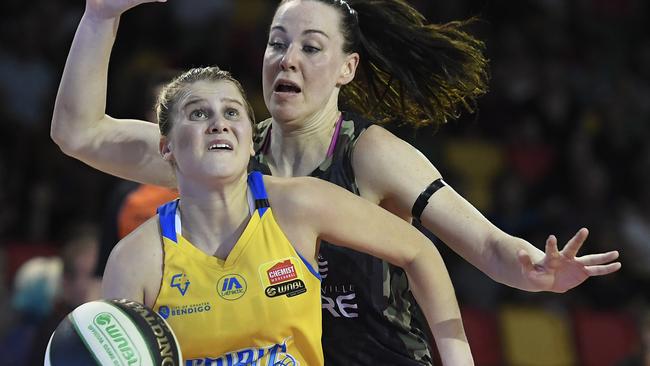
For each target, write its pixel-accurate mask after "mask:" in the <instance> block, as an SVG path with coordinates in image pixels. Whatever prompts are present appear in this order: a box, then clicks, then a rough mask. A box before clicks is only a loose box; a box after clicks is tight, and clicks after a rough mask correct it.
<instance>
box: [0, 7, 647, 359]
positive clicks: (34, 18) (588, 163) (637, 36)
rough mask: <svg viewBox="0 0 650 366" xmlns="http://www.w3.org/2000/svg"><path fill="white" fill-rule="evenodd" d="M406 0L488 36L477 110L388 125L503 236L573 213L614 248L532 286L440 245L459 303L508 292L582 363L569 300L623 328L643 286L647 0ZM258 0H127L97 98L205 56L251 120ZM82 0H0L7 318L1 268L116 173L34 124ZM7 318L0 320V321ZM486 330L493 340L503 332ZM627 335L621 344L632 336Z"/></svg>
mask: <svg viewBox="0 0 650 366" xmlns="http://www.w3.org/2000/svg"><path fill="white" fill-rule="evenodd" d="M410 3H411V4H413V5H414V6H415V7H416V8H418V9H419V10H420V11H421V12H422V13H423V14H425V15H426V16H427V17H428V19H429V20H431V21H433V22H447V21H451V20H458V19H465V18H467V17H470V16H478V17H479V18H480V19H482V21H481V22H479V23H478V24H476V25H475V26H474V29H473V32H474V33H475V34H476V36H477V37H478V38H480V39H481V40H484V41H485V42H486V45H487V54H488V56H489V58H490V70H491V75H492V78H491V82H490V92H489V93H488V94H487V95H486V96H484V97H482V98H481V99H480V102H479V108H478V112H477V113H474V114H470V113H465V114H464V115H463V116H462V117H461V118H460V119H459V120H458V121H453V122H450V123H448V124H447V125H445V126H443V127H442V128H441V129H440V130H439V131H437V132H435V134H434V131H431V130H429V129H426V128H425V129H421V130H418V131H413V130H411V129H409V128H404V127H400V126H389V128H390V129H391V130H393V131H394V132H395V133H397V134H398V135H400V136H401V137H403V138H404V139H406V140H407V141H409V142H411V143H413V144H414V145H415V146H417V147H418V148H419V149H420V150H421V151H422V152H424V153H425V154H426V155H427V156H428V157H429V158H430V160H431V161H432V162H433V163H434V165H436V167H437V168H438V169H439V170H441V172H442V173H443V176H444V177H445V178H446V180H447V182H449V183H450V184H451V185H452V186H453V187H454V188H455V189H456V190H458V191H459V192H461V193H462V194H463V195H464V196H465V197H466V198H467V199H468V200H469V201H470V202H472V203H473V204H475V206H476V207H477V208H479V209H480V210H481V212H483V213H484V214H485V215H486V216H488V217H489V218H490V219H491V220H492V221H493V222H494V223H495V224H497V225H498V226H499V227H501V228H502V229H504V230H505V231H507V232H508V233H510V234H513V235H517V236H521V237H523V238H525V239H527V240H529V241H530V242H531V243H533V244H534V245H536V246H538V247H540V248H543V246H544V242H545V239H546V237H547V236H548V235H549V234H555V235H557V236H558V238H559V242H560V243H561V245H562V244H563V243H565V242H566V241H567V240H568V239H569V238H570V237H571V236H572V235H573V234H574V233H575V232H576V231H577V230H578V229H579V228H580V227H583V226H584V227H587V228H589V229H590V231H591V234H590V237H589V239H588V241H587V243H586V244H585V246H584V248H583V249H582V251H581V254H587V253H594V252H603V251H607V250H612V249H618V250H619V251H620V252H621V260H622V262H623V269H622V270H621V271H620V272H619V273H617V274H614V275H610V276H607V277H604V278H592V279H589V280H588V281H587V282H586V283H585V284H583V285H581V286H580V287H578V288H576V289H574V290H572V291H570V292H568V293H567V294H562V295H557V294H547V293H542V294H531V293H525V292H522V291H517V290H513V289H510V288H508V287H506V286H503V285H500V284H497V283H495V282H493V281H491V280H490V279H489V278H487V277H486V276H485V275H483V274H482V273H480V272H479V271H477V270H476V269H474V268H473V267H471V266H470V265H468V264H467V263H466V262H464V261H463V260H461V259H459V258H458V257H457V256H456V255H455V254H453V253H451V252H450V251H449V250H448V249H447V248H446V247H445V246H444V245H439V248H440V250H441V251H442V252H443V255H444V257H445V261H446V263H447V264H448V267H449V270H450V272H451V276H452V280H453V281H454V285H455V286H456V289H457V294H458V297H459V300H460V302H461V304H462V305H463V307H464V308H465V307H467V308H472V309H474V308H477V309H480V310H481V311H482V312H483V311H484V312H485V314H487V315H488V316H490V315H493V316H494V317H493V319H496V321H497V323H499V322H502V321H503V316H502V315H500V314H502V309H503V308H504V307H507V306H508V305H512V304H515V305H517V306H534V307H539V308H542V309H544V311H546V312H548V313H552V314H553V315H554V316H555V315H558V314H559V317H560V319H563V322H564V324H566V325H567V326H568V329H569V331H570V334H571V337H572V338H571V339H572V344H571V348H572V349H573V352H575V355H576V356H575V357H576V360H577V361H575V362H576V364H586V363H585V362H586V361H584V360H582V359H580V355H579V354H580V352H581V347H582V346H581V343H580V342H581V340H580V338H579V336H578V335H577V333H578V331H577V330H576V325H575V323H574V322H573V319H572V317H573V314H574V312H575V309H584V308H586V309H589V310H591V311H596V312H598V313H599V314H601V313H607V314H610V313H616V314H619V315H620V314H623V315H624V317H626V319H630V324H633V325H639V324H640V321H639V319H640V318H641V317H642V314H644V313H645V312H646V310H645V309H646V308H647V299H648V293H649V291H650V289H649V288H648V286H647V285H648V282H649V278H650V184H649V183H650V170H649V169H648V168H649V167H650V147H649V146H648V144H647V143H646V140H647V138H648V136H650V131H649V128H650V124H649V123H648V122H650V84H649V81H650V29H649V28H650V25H649V24H650V23H649V20H650V19H649V18H650V16H649V14H650V12H649V11H648V10H649V9H648V8H649V5H648V4H647V2H645V1H642V0H580V1H561V0H522V1H503V0H502V1H486V0H482V1H479V0H475V1H472V0H453V1H446V2H443V1H430V0H420V1H411V2H410ZM275 4H276V2H275V1H269V0H237V1H235V0H169V2H168V3H166V4H145V5H143V6H139V7H137V8H135V9H133V10H131V11H129V12H127V13H126V14H125V15H124V16H123V17H122V21H121V25H120V30H119V33H118V38H117V42H116V46H115V48H114V51H113V56H112V60H111V72H110V76H109V94H108V105H107V108H108V113H109V114H110V115H112V116H115V117H138V118H145V117H146V115H147V113H149V112H148V111H149V109H150V106H151V105H152V104H153V102H152V100H151V98H150V97H148V95H147V90H148V88H149V84H150V83H151V76H152V75H157V74H160V73H164V72H165V70H169V69H178V70H180V69H186V68H189V67H192V66H202V65H212V64H216V65H218V66H220V67H222V68H224V69H227V70H231V71H232V72H233V73H234V75H235V76H236V77H237V78H239V80H241V81H242V83H243V85H244V87H245V89H246V90H247V92H248V94H249V98H250V99H251V101H252V102H253V105H254V107H255V110H256V114H257V116H258V119H260V120H261V119H263V118H266V117H267V116H268V112H267V111H266V110H265V107H264V103H263V100H262V96H261V82H260V80H261V76H260V72H261V61H262V54H263V52H264V48H265V46H266V33H267V27H268V25H269V23H270V20H271V17H272V15H273V10H274V9H275ZM83 8H84V3H83V1H79V0H75V1H71V0H58V1H52V0H34V1H29V2H27V1H23V0H3V1H2V2H0V14H1V15H0V136H1V137H2V144H0V204H1V207H2V208H1V209H0V269H2V271H0V276H1V277H3V279H2V281H0V288H2V289H1V290H0V296H2V297H3V298H4V300H3V301H4V302H5V303H6V304H5V305H3V306H4V307H5V308H4V309H0V310H1V311H3V312H4V313H6V314H5V315H7V317H9V315H8V314H11V312H12V311H16V310H17V309H14V307H12V306H11V305H10V304H9V301H10V299H11V296H12V291H13V274H14V271H15V269H16V267H17V265H18V264H20V263H21V262H22V261H23V260H24V259H26V258H27V257H30V256H31V255H43V254H47V255H51V254H57V253H58V252H59V249H60V248H61V246H62V245H63V243H64V242H65V241H66V240H68V239H69V237H70V235H71V234H70V233H71V232H74V230H75V228H78V227H99V229H98V230H101V227H100V226H101V222H102V220H104V215H105V211H106V210H105V207H107V206H108V205H109V203H110V202H108V201H109V197H110V195H111V192H112V191H113V190H114V187H115V186H116V185H117V184H118V182H119V180H118V179H116V178H113V177H110V176H108V175H105V174H103V173H100V172H98V171H95V170H93V169H91V168H89V167H87V166H85V165H84V164H83V163H80V162H78V161H76V160H75V159H73V158H70V157H67V156H65V155H64V154H63V153H61V152H60V151H59V149H58V147H57V146H56V145H55V144H54V143H53V142H52V141H51V140H50V138H49V125H50V118H51V113H52V109H53V104H54V98H55V94H56V89H57V86H58V81H59V78H60V75H61V72H62V70H63V65H64V63H65V58H66V56H67V52H68V48H69V46H70V43H71V41H72V37H73V35H74V31H75V29H76V25H77V23H78V21H79V19H80V17H81V14H82V12H83ZM25 248H34V249H33V250H31V251H30V250H29V249H25ZM16 252H20V253H21V254H19V255H18V257H16V254H15V253H16ZM2 263H3V264H2ZM482 314H483V313H482ZM467 321H468V320H466V322H467ZM0 324H8V323H7V322H0ZM468 326H469V324H468ZM8 327H9V326H4V327H3V326H0V336H2V334H3V333H6V329H8ZM499 327H500V328H498V329H500V331H501V332H502V333H501V334H502V336H501V338H502V339H503V345H502V347H503V350H504V351H503V354H504V355H507V354H508V347H509V343H508V340H507V336H506V335H503V334H505V333H507V330H504V325H500V326H499ZM601 336H602V337H601V338H602V339H603V340H606V339H607V338H608V337H611V334H610V335H607V334H601ZM610 340H611V339H610ZM637 341H638V339H634V341H630V342H628V343H629V344H630V347H629V349H626V350H625V352H621V353H627V354H632V353H633V352H634V351H635V350H638V347H637V346H638V344H637ZM2 362H3V361H0V364H2ZM503 362H506V361H503ZM612 364H614V363H612Z"/></svg>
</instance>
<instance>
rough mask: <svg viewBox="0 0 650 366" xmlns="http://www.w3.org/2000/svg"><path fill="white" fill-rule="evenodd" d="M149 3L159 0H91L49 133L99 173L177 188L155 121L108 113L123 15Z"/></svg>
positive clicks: (87, 5)
mask: <svg viewBox="0 0 650 366" xmlns="http://www.w3.org/2000/svg"><path fill="white" fill-rule="evenodd" d="M161 1H162V0H161ZM146 2H155V1H154V0H87V2H86V10H85V12H84V14H83V17H82V18H81V21H80V23H79V27H78V28H77V32H76V34H75V37H74V40H73V41H72V46H71V48H70V53H69V54H68V59H67V61H66V64H65V68H64V71H63V76H62V78H61V84H60V85H59V91H58V94H57V97H56V102H55V105H54V115H53V117H52V127H51V136H52V139H53V140H54V142H56V144H57V145H59V147H60V148H61V150H62V151H63V152H64V153H66V154H67V155H70V156H72V157H75V158H77V159H79V160H81V161H83V162H84V163H86V164H88V165H90V166H92V167H94V168H97V169H99V170H101V171H104V172H106V173H109V174H113V175H116V176H119V177H122V178H126V179H130V180H135V181H139V182H144V183H153V184H158V185H165V186H170V187H175V186H176V180H175V177H174V173H173V170H172V168H171V166H170V165H169V164H167V163H166V162H165V161H163V160H162V159H161V158H160V155H159V153H158V142H159V139H160V133H159V132H158V127H157V125H156V124H153V123H148V122H145V121H137V120H118V119H115V118H112V117H110V116H108V115H106V113H105V111H106V85H107V75H108V62H109V58H110V54H111V49H112V47H113V43H114V42H115V35H116V33H117V28H118V24H119V19H120V15H121V14H122V13H123V12H124V11H126V10H128V9H130V8H132V7H134V6H136V5H139V4H142V3H146ZM143 92H144V91H143Z"/></svg>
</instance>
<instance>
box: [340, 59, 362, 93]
mask: <svg viewBox="0 0 650 366" xmlns="http://www.w3.org/2000/svg"><path fill="white" fill-rule="evenodd" d="M357 66H359V54H358V53H356V52H353V53H351V54H349V55H347V56H346V57H345V62H344V63H343V65H341V74H340V75H339V78H338V80H337V81H336V84H337V86H342V85H345V84H348V83H349V82H351V81H352V80H354V75H355V74H356V72H357Z"/></svg>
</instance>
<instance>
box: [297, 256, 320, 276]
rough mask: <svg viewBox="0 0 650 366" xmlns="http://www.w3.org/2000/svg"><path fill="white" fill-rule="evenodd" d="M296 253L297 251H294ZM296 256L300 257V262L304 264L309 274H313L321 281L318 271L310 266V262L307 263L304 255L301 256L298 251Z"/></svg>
mask: <svg viewBox="0 0 650 366" xmlns="http://www.w3.org/2000/svg"><path fill="white" fill-rule="evenodd" d="M296 253H298V251H296ZM298 257H300V259H302V263H304V264H305V266H306V267H307V269H308V270H309V272H311V274H313V275H314V277H316V278H318V280H319V281H321V282H323V279H322V278H321V276H320V273H318V271H315V270H314V267H312V266H311V263H309V261H307V259H305V257H303V256H302V254H300V253H298Z"/></svg>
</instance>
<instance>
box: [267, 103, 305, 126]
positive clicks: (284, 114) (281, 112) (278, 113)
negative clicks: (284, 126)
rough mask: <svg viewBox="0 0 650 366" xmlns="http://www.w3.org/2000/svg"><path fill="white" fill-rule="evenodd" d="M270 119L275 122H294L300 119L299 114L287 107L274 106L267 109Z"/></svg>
mask: <svg viewBox="0 0 650 366" xmlns="http://www.w3.org/2000/svg"><path fill="white" fill-rule="evenodd" d="M269 113H270V114H271V117H273V119H274V120H275V121H276V122H285V121H294V120H296V119H299V118H300V112H299V111H298V110H296V108H293V107H290V106H288V105H277V104H276V105H274V106H273V107H272V108H270V109H269Z"/></svg>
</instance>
